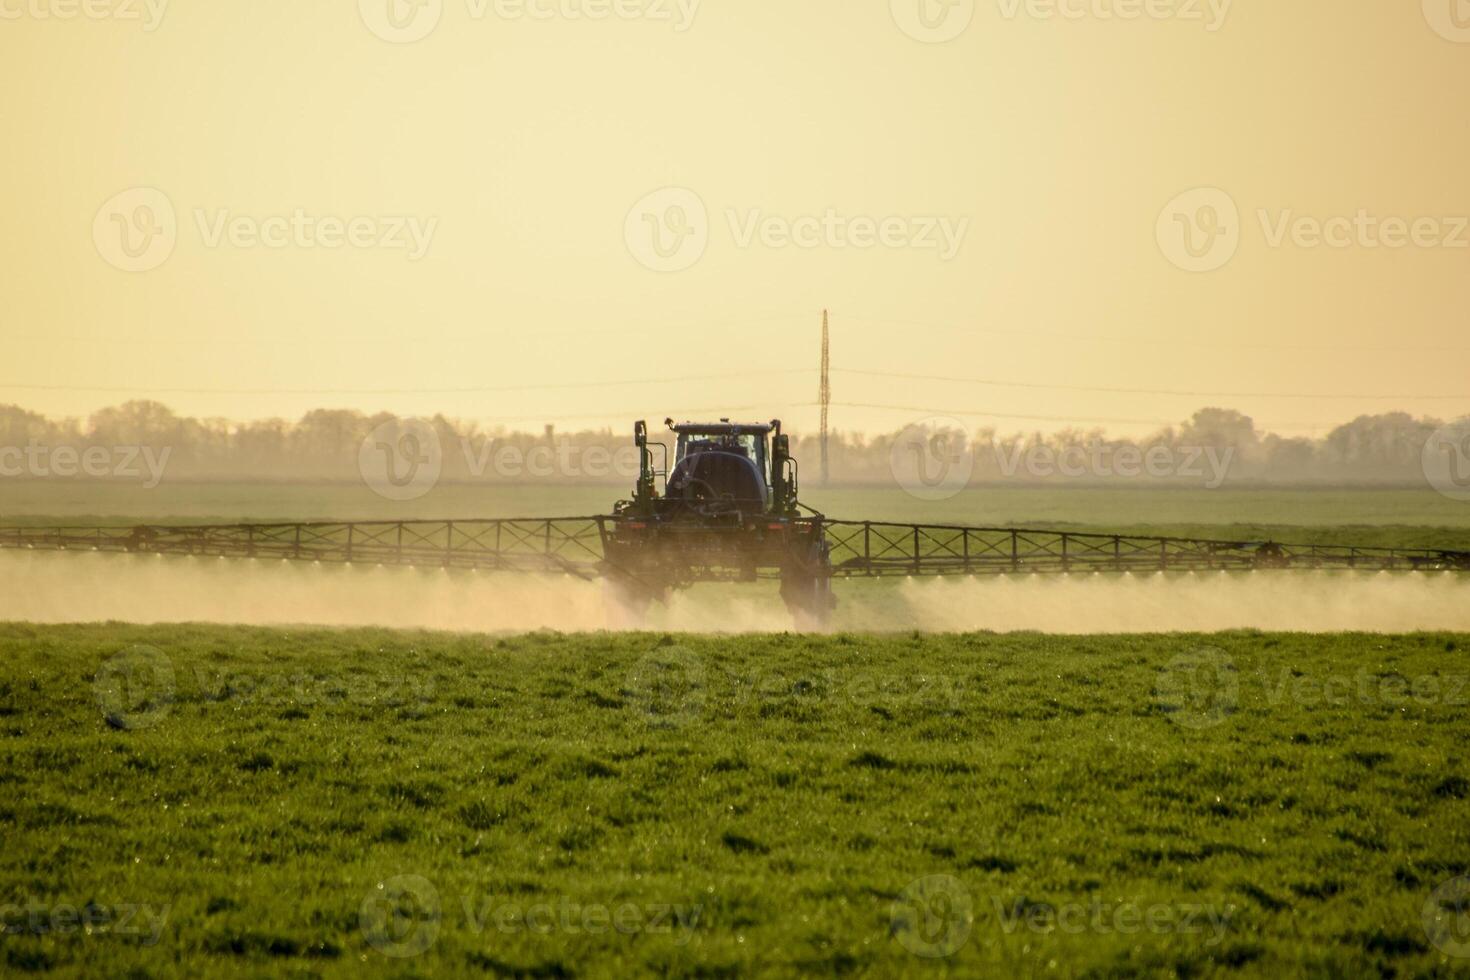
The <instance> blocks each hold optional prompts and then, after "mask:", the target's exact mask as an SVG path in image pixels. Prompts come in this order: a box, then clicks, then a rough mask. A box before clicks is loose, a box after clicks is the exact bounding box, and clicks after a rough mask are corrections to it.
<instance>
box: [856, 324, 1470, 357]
mask: <svg viewBox="0 0 1470 980" xmlns="http://www.w3.org/2000/svg"><path fill="white" fill-rule="evenodd" d="M848 319H850V320H858V321H861V322H863V323H876V324H878V325H880V326H882V325H888V326H899V327H922V328H924V329H926V330H948V331H953V332H959V333H969V334H991V335H994V336H997V337H1019V338H1022V339H1034V340H1045V341H1052V340H1065V341H1068V342H1071V343H1083V344H1124V345H1137V346H1141V347H1194V348H1206V349H1211V350H1276V351H1310V352H1317V353H1321V352H1335V351H1355V352H1378V353H1383V352H1394V353H1415V352H1427V353H1455V354H1464V353H1470V347H1455V346H1447V345H1445V346H1441V345H1415V344H1390V345H1383V346H1376V345H1375V346H1362V345H1351V344H1340V343H1336V342H1334V343H1330V344H1258V343H1241V342H1239V341H1235V340H1230V341H1208V340H1173V339H1163V338H1158V337H1137V336H1135V337H1118V336H1111V337H1109V336H1098V335H1088V334H1065V333H1053V332H1050V331H1044V330H1002V329H998V328H995V327H976V326H962V325H956V324H952V323H948V324H947V323H926V322H923V321H920V320H899V319H885V318H881V317H867V316H856V315H853V316H849V317H848Z"/></svg>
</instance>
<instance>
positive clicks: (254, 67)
mask: <svg viewBox="0 0 1470 980" xmlns="http://www.w3.org/2000/svg"><path fill="white" fill-rule="evenodd" d="M389 3H392V4H393V7H391V8H390V7H389V6H388V5H389ZM161 4H162V0H152V5H151V6H150V5H149V4H148V3H146V2H145V0H86V6H85V7H83V6H81V3H80V0H0V85H3V92H4V95H3V96H0V104H3V106H4V110H3V116H0V118H3V120H4V135H5V139H4V145H3V147H0V176H3V187H4V191H3V193H4V196H5V201H4V216H5V217H4V222H5V232H6V233H5V234H4V235H3V236H0V263H3V268H4V276H3V283H4V287H3V288H4V302H3V306H0V331H3V337H4V348H3V349H4V352H5V357H4V362H3V365H0V401H7V402H16V403H19V404H22V405H24V406H26V407H29V408H33V409H36V410H39V411H43V412H45V413H47V414H51V415H80V414H85V413H87V412H90V411H92V410H94V409H96V408H98V407H101V406H103V405H107V404H114V403H117V402H119V401H122V400H123V399H124V398H127V397H140V396H153V397H157V398H158V399H159V400H161V401H164V402H166V403H168V404H170V405H172V406H173V407H175V408H176V409H177V410H179V411H181V412H185V413H188V414H195V415H208V416H225V417H231V418H242V419H243V418H258V417H263V416H270V415H284V416H295V415H299V414H300V413H301V412H303V411H304V410H306V409H308V408H312V407H319V406H351V407H357V408H362V409H365V410H370V411H371V410H378V409H386V410H390V411H396V412H400V413H406V414H411V413H432V412H436V411H442V412H444V413H446V414H449V415H452V416H457V417H461V418H472V419H480V420H484V421H486V422H490V423H495V422H504V423H506V424H513V425H515V426H517V427H535V426H537V425H539V424H540V422H542V421H555V422H556V423H557V424H558V426H560V427H568V426H581V425H584V424H612V425H615V426H625V425H627V424H628V423H629V421H630V420H631V419H632V418H634V417H636V416H639V415H646V416H648V417H650V418H653V419H662V417H663V416H664V415H665V414H678V415H685V414H692V413H701V414H719V412H718V410H719V409H721V408H725V409H727V410H728V413H734V414H737V415H743V416H752V417H757V418H768V417H771V416H773V415H782V416H783V417H785V418H786V419H788V420H789V422H790V423H791V424H794V425H796V426H799V427H807V426H809V425H811V424H812V422H813V421H814V419H815V413H816V410H815V408H813V407H811V403H812V402H813V401H814V399H815V394H816V387H817V377H816V366H817V356H818V332H819V326H820V311H821V310H822V309H823V308H824V307H829V308H830V309H831V310H832V329H833V353H832V361H833V365H834V368H835V369H836V371H835V373H834V376H833V389H834V399H835V401H836V403H837V407H836V408H835V409H834V422H835V424H836V425H837V426H838V427H839V428H844V429H861V430H866V431H876V430H880V429H893V428H897V427H899V426H901V425H904V424H906V423H909V422H913V421H916V420H918V419H920V418H923V417H924V416H926V415H930V414H935V413H936V410H937V411H938V412H942V413H946V414H961V413H963V414H962V418H963V419H964V420H965V421H966V422H968V423H970V424H972V425H981V424H995V425H997V426H998V427H999V428H1001V429H1003V430H1012V429H1020V428H1029V427H1037V428H1043V429H1052V428H1056V427H1058V426H1059V425H1061V424H1064V423H1065V422H1066V421H1067V420H1074V419H1075V420H1076V421H1077V422H1079V423H1084V422H1088V421H1090V420H1107V421H1109V423H1110V428H1113V429H1115V430H1117V431H1122V432H1127V431H1135V430H1138V429H1152V428H1155V427H1156V426H1155V424H1154V423H1155V422H1156V421H1157V422H1165V421H1172V420H1178V419H1181V418H1183V417H1184V416H1185V415H1186V414H1187V413H1188V412H1189V411H1191V410H1192V409H1194V408H1197V407H1199V406H1201V405H1205V404H1222V405H1227V406H1230V407H1238V408H1240V409H1241V410H1243V411H1246V412H1248V413H1250V414H1252V415H1254V416H1255V417H1256V418H1257V420H1258V422H1259V423H1261V424H1262V425H1263V426H1265V427H1269V428H1272V429H1275V430H1277V431H1288V430H1289V431H1293V432H1297V433H1301V434H1308V433H1311V432H1314V431H1318V430H1319V429H1320V428H1321V427H1323V426H1326V425H1328V424H1332V423H1336V422H1339V421H1343V420H1346V419H1348V418H1351V417H1352V416H1354V415H1356V414H1359V413H1363V412H1373V411H1383V410H1388V409H1394V408H1407V409H1410V410H1413V411H1415V412H1416V413H1422V414H1432V415H1439V416H1451V415H1458V414H1462V413H1465V412H1467V411H1470V384H1467V382H1466V372H1465V364H1466V360H1467V356H1470V330H1467V319H1470V318H1467V312H1466V311H1467V285H1470V228H1466V221H1465V220H1464V219H1463V218H1457V216H1463V215H1470V181H1467V171H1466V161H1467V159H1470V152H1467V151H1470V109H1467V108H1466V107H1465V94H1466V93H1467V92H1470V4H1467V3H1466V2H1465V0H1422V7H1421V0H1397V2H1393V3H1364V2H1357V3H1351V4H1349V3H1342V2H1341V0H1290V2H1282V0H1269V2H1268V0H1238V2H1235V3H1233V4H1225V3H1224V2H1223V0H1214V3H1213V4H1212V3H1211V2H1210V0H1062V2H1061V3H1060V4H1059V5H1058V4H1048V3H1045V2H1041V0H1036V2H1033V3H1030V4H1027V3H1022V2H1019V0H977V2H974V3H970V2H967V0H951V2H950V3H949V5H946V4H945V3H942V2H941V0H892V2H891V3H890V2H889V0H868V2H856V0H803V2H800V3H791V2H789V0H741V2H738V3H737V2H732V0H703V2H698V3H695V2H694V0H682V2H681V0H590V2H574V0H500V2H496V0H418V5H417V6H416V5H415V4H414V3H412V2H410V0H360V2H359V0H332V2H319V0H314V2H310V3H306V2H301V0H249V2H246V0H209V2H203V0H174V2H172V3H168V4H166V5H161ZM1456 4H1458V8H1457V7H1456V6H1455V5H1456ZM921 5H922V6H921ZM1129 14H1136V15H1137V16H1133V17H1130V16H1125V15H1129ZM594 15H604V16H594ZM130 18H136V19H130ZM1462 25H1463V26H1462ZM419 35H423V36H422V37H418V36H419ZM951 35H953V36H952V37H951ZM415 37H418V39H417V40H413V38H415ZM945 38H948V40H945ZM1201 188H1206V189H1213V190H1200V189H1201ZM1181 195H1183V196H1182V197H1181ZM1360 212H1361V216H1360ZM1303 218H1306V219H1315V220H1317V221H1319V222H1324V223H1327V229H1326V232H1327V233H1326V234H1325V235H1323V234H1320V233H1317V234H1314V229H1313V226H1312V225H1311V224H1310V223H1307V224H1303V223H1301V222H1300V219H1303ZM1329 219H1347V220H1339V221H1338V222H1336V223H1331V222H1329ZM1385 222H1386V223H1385ZM1321 239H1331V240H1332V241H1333V242H1334V243H1335V244H1326V243H1325V242H1323V241H1321ZM264 243H269V244H264ZM1394 245H1399V246H1401V247H1393V246H1394ZM130 270H132V271H130ZM856 372H879V373H886V374H899V375H912V376H921V377H923V378H925V380H915V379H912V378H894V377H877V376H872V375H869V374H860V373H856ZM936 378H951V379H977V380H981V381H989V382H1006V383H1010V384H1012V385H1019V386H1018V387H1006V386H999V385H996V384H981V383H975V382H974V381H966V380H935V379H936ZM608 382H641V383H638V384H633V383H628V384H621V385H610V384H607V383H608ZM22 383H23V384H25V385H28V386H33V387H19V385H21V384H22ZM555 384H563V385H567V386H569V387H564V388H547V387H545V386H549V385H555ZM517 386H524V387H526V388H527V389H528V390H521V391H508V390H504V389H506V388H511V387H517ZM1044 386H1057V387H1044ZM1099 388H1101V389H1115V390H1111V391H1104V390H1085V389H1099ZM476 389H482V390H476ZM483 389H501V390H483ZM1116 389H1122V390H1116ZM1157 392H1178V394H1168V393H1163V394H1161V393H1157ZM1216 393H1220V394H1216ZM1226 393H1229V394H1226ZM1318 395H1322V396H1329V397H1320V398H1319V397H1285V396H1318ZM1411 395H1418V396H1421V397H1418V398H1411V397H1408V396H1411ZM1433 395H1441V396H1442V395H1450V396H1455V397H1451V398H1438V399H1435V398H1425V397H1422V396H1433ZM859 406H889V407H886V408H874V407H859Z"/></svg>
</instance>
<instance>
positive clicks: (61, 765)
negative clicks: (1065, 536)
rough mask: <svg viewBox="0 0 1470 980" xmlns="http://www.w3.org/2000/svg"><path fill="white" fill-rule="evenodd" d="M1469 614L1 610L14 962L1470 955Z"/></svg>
mask: <svg viewBox="0 0 1470 980" xmlns="http://www.w3.org/2000/svg"><path fill="white" fill-rule="evenodd" d="M1467 678H1470V637H1466V636H1463V635H1460V636H1457V635H1445V634H1412V635H1399V636H1377V635H1336V636H1328V637H1317V638H1309V637H1303V636H1291V635H1275V634H1262V633H1228V634H1221V635H1209V636H1200V635H1154V636H1119V637H1110V638H1105V639H1104V638H1089V637H1080V638H1055V637H1047V636H1041V635H1026V634H1018V635H993V634H954V635H943V636H926V635H918V634H915V635H900V636H888V637H882V638H879V637H873V636H867V635H861V634H838V635H835V636H793V635H774V636H764V637H757V636H741V637H705V636H692V635H660V634H623V635H616V636H615V635H609V634H584V635H559V634H541V633H535V634H529V635H519V636H511V635H505V636H488V635H454V634H443V633H403V632H391V631H384V630H353V631H329V630H300V629H292V630H289V631H285V630H272V629H263V628H244V627H216V626H176V627H142V626H124V625H118V624H109V625H95V626H59V627H42V626H32V625H18V624H17V625H6V626H0V754H3V764H0V780H3V781H4V782H5V783H6V784H7V785H6V787H5V788H6V792H5V793H4V798H3V800H0V825H3V827H4V828H5V830H4V841H5V846H4V849H3V851H0V925H3V929H4V934H3V935H0V969H3V970H4V972H6V973H8V974H11V975H18V974H21V973H25V972H44V971H53V972H55V973H58V974H71V975H111V976H124V975H126V976H136V977H145V976H149V977H167V976H177V977H195V976H206V975H209V976H215V975H225V976H229V975H295V976H318V975H320V976H362V975H387V976H427V975H435V974H471V975H485V976H499V977H543V978H554V977H600V976H606V977H626V976H641V975H649V976H700V977H728V976H735V975H739V974H743V973H747V972H751V971H755V970H759V971H762V972H764V973H767V974H770V975H798V974H801V975H817V976H915V977H926V976H943V975H949V976H966V977H968V976H985V975H993V976H1018V975H1038V976H1040V975H1046V976H1078V975H1090V976H1188V977H1197V976H1236V975H1260V976H1281V975H1308V976H1323V977H1327V976H1349V975H1353V976H1364V975H1371V976H1383V977H1389V976H1451V975H1467V974H1470V917H1467V911H1466V910H1467V906H1466V905H1465V901H1466V892H1467V891H1470V881H1467V879H1465V878H1462V877H1460V876H1462V875H1465V874H1466V873H1467V872H1470V800H1467V796H1470V761H1467V755H1466V752H1465V746H1466V744H1467V740H1470V709H1467V702H1470V684H1467Z"/></svg>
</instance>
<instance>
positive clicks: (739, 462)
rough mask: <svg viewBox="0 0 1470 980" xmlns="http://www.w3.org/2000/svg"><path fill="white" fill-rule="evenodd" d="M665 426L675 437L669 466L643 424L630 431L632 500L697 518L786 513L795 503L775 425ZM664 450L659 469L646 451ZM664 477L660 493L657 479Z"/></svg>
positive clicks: (789, 463) (790, 465) (783, 440)
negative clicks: (637, 461)
mask: <svg viewBox="0 0 1470 980" xmlns="http://www.w3.org/2000/svg"><path fill="white" fill-rule="evenodd" d="M665 424H666V425H667V426H668V427H669V430H670V431H672V432H673V433H674V435H675V437H676V438H675V444H674V452H673V460H672V464H670V463H669V462H668V455H667V454H668V447H667V446H664V445H662V444H660V443H654V444H652V445H650V444H649V441H648V427H647V425H646V424H645V423H643V422H639V423H638V424H637V426H636V428H635V430H634V435H635V439H636V441H637V445H638V448H639V455H640V458H641V460H642V464H641V467H640V472H639V480H638V487H637V488H636V489H635V491H634V503H635V504H637V503H639V502H642V503H643V504H644V505H645V506H646V507H652V506H654V504H655V502H658V503H659V506H658V509H659V510H660V511H663V512H667V511H669V510H671V509H674V510H680V511H683V512H688V513H694V514H698V515H701V516H713V515H714V514H717V513H719V514H725V515H734V514H736V513H738V514H739V515H741V516H742V517H746V518H751V517H756V516H759V515H767V514H786V513H789V512H793V511H794V509H795V506H796V477H795V471H796V463H795V462H794V461H793V460H792V459H791V458H790V455H789V451H788V448H787V446H788V441H787V437H786V436H784V435H782V434H781V423H780V422H779V421H772V422H769V423H761V424H742V423H738V422H731V421H730V420H729V419H721V420H720V421H718V422H684V423H682V424H678V425H676V424H675V423H674V420H673V419H666V420H665ZM654 449H659V450H663V452H664V461H665V462H664V468H663V469H662V470H656V469H655V468H654V460H653V452H652V450H654ZM658 477H663V478H664V487H663V493H662V495H660V494H659V492H658V487H657V482H656V481H657V478H658Z"/></svg>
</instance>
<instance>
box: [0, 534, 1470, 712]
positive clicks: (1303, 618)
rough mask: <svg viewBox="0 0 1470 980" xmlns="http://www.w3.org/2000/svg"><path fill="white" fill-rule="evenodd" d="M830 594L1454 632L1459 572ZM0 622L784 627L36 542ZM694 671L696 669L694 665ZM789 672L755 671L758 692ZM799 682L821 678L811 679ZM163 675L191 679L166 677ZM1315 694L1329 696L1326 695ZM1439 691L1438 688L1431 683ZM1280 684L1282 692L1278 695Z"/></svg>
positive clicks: (1236, 624) (998, 618)
mask: <svg viewBox="0 0 1470 980" xmlns="http://www.w3.org/2000/svg"><path fill="white" fill-rule="evenodd" d="M841 589H850V590H853V592H852V598H851V599H850V600H849V599H847V598H846V597H845V596H842V595H839V605H838V607H837V611H836V618H835V620H834V623H833V627H834V628H836V629H840V630H852V631H870V632H879V633H887V632H894V631H905V630H926V631H930V632H969V631H974V630H994V631H996V632H1002V633H1004V632H1013V631H1018V630H1039V631H1042V632H1047V633H1061V634H1081V633H1107V634H1116V633H1167V632H1190V633H1197V632H1218V631H1223V630H1232V629H1246V628H1257V629H1264V630H1286V631H1300V632H1310V633H1335V632H1341V631H1364V632H1405V631H1414V630H1452V631H1470V582H1465V581H1463V579H1462V577H1461V576H1456V575H1453V574H1442V575H1430V574H1411V573H1404V574H1392V573H1387V572H1383V573H1354V572H1275V571H1262V572H1249V573H1236V574H1230V573H1225V572H1217V573H1206V574H1196V573H1169V574H1165V573H1154V574H1148V575H1131V574H1124V575H1102V574H1099V575H1078V576H1047V575H1014V576H996V577H977V578H953V579H942V578H940V579H930V580H919V579H912V580H899V581H897V582H895V583H860V582H859V583H851V584H850V585H843V586H840V587H839V590H841ZM0 619H6V620H16V621H21V620H24V621H29V622H42V623H64V622H97V621H104V620H117V621H120V622H132V623H163V622H216V623H257V624H293V623H314V624H319V625H323V626H368V625H380V626H389V627H395V628H403V629H412V628H424V629H440V630H457V631H474V632H496V631H512V630H513V631H524V630H536V629H552V630H562V631H587V630H603V629H606V630H632V629H651V630H660V631H668V632H671V633H677V632H699V633H708V632H723V633H772V632H787V631H789V630H790V629H791V620H790V617H789V616H788V615H787V614H786V612H785V608H784V606H783V605H782V604H781V601H780V599H779V597H777V596H776V594H775V590H773V589H770V588H767V587H765V586H764V584H762V583H757V584H754V585H750V586H748V587H747V586H728V587H721V588H713V589H701V588H698V587H696V588H694V589H691V590H689V591H687V592H677V593H675V594H674V595H673V596H672V597H671V598H670V600H669V604H668V606H667V607H665V606H658V605H656V606H654V607H653V608H652V609H651V610H650V611H649V613H648V616H647V618H646V619H644V620H639V621H630V620H628V619H627V618H626V617H625V615H623V614H622V613H620V612H619V611H618V609H617V607H616V604H615V602H613V601H611V600H610V598H609V596H608V595H607V593H606V592H605V591H604V588H603V585H602V584H601V583H597V582H586V581H583V580H581V579H576V578H572V577H567V576H535V575H525V576H522V575H514V574H508V573H507V574H501V573H487V572H468V571H464V572H450V571H446V570H444V569H441V568H420V569H415V568H378V567H367V566H326V565H321V566H318V565H315V564H312V563H309V562H308V563H302V562H286V561H275V560H269V561H266V560H258V559H246V560H239V561H228V560H224V559H215V558H208V559H206V558H188V557H179V558H164V557H158V556H151V555H148V556H144V555H109V554H101V553H90V552H89V553H84V554H83V553H51V552H39V551H6V552H0ZM705 669H706V673H707V675H708V674H709V673H711V671H710V669H709V667H708V665H706V668H705ZM140 676H143V677H146V676H151V675H140ZM802 679H803V678H802V677H794V678H786V679H785V680H781V679H779V678H775V679H772V680H770V681H769V685H770V690H773V691H775V690H781V689H782V688H781V685H782V684H783V683H786V681H791V682H792V683H799V682H800V681H801V680H802ZM805 679H806V680H807V681H808V682H809V683H811V684H814V685H816V686H817V688H818V689H819V690H820V689H822V684H823V679H822V677H821V676H819V675H813V676H809V677H806V678H805ZM868 680H870V681H871V685H872V687H873V689H875V690H877V689H883V690H887V689H888V687H891V683H890V681H889V680H888V679H885V678H877V677H875V678H870V679H866V680H865V681H864V683H867V681H868ZM1243 681H1244V679H1243ZM175 683H177V684H181V685H182V684H187V683H195V680H194V679H192V678H177V679H176V681H175ZM857 683H858V682H857V681H856V680H854V681H852V682H850V683H848V684H846V685H845V686H840V687H839V688H837V690H839V691H842V692H848V693H846V694H844V695H843V696H854V697H857V696H862V695H861V689H860V688H858V687H857V686H856V685H857ZM1250 683H1252V684H1256V683H1257V682H1256V681H1254V680H1251V681H1250ZM309 690H313V691H314V690H317V689H316V688H311V689H309ZM652 690H653V691H655V692H656V691H657V688H654V689H652ZM707 690H708V689H707ZM1253 690H1255V691H1257V692H1264V690H1265V689H1264V687H1261V686H1256V687H1254V688H1253ZM1414 691H1417V692H1419V693H1420V694H1421V695H1423V696H1428V695H1427V693H1426V689H1424V688H1423V686H1422V685H1418V686H1412V687H1411V694H1410V696H1412V692H1414ZM1329 693H1332V694H1333V696H1336V695H1337V693H1338V691H1337V690H1336V688H1334V689H1333V690H1331V691H1330V692H1329ZM1380 693H1381V692H1380ZM1388 693H1390V694H1393V693H1394V689H1392V688H1390V689H1389V692H1388ZM1451 693H1452V692H1450V691H1448V690H1447V689H1441V691H1440V693H1439V695H1438V696H1439V697H1441V698H1443V697H1446V696H1449V695H1450V694H1451ZM752 696H754V695H752ZM911 696H912V697H913V698H916V699H921V700H924V701H925V702H926V703H927V702H930V701H935V702H938V703H940V704H942V703H943V700H944V698H945V697H946V696H947V694H946V690H945V688H943V687H942V686H939V687H934V686H930V687H912V688H911ZM1259 696H1261V697H1263V698H1264V693H1260V694H1259ZM1288 696H1290V697H1294V696H1295V694H1293V693H1291V692H1290V691H1289V692H1288ZM1375 696H1377V695H1375ZM322 697H326V694H325V693H323V694H322ZM139 703H140V704H147V703H149V702H147V701H146V699H140V700H139ZM635 703H636V702H635Z"/></svg>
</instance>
